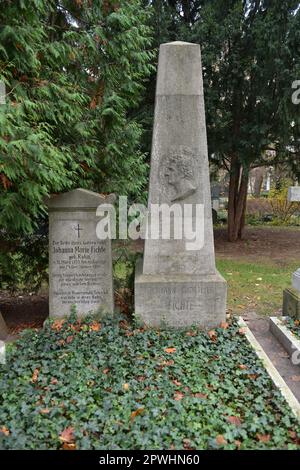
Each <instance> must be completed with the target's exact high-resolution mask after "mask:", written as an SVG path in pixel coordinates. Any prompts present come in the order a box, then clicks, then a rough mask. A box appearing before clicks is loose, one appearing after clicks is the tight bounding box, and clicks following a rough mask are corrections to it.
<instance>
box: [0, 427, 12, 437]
mask: <svg viewBox="0 0 300 470" xmlns="http://www.w3.org/2000/svg"><path fill="white" fill-rule="evenodd" d="M0 432H1V433H2V434H4V436H9V435H10V432H9V430H8V428H7V427H6V426H2V427H1V428H0Z"/></svg>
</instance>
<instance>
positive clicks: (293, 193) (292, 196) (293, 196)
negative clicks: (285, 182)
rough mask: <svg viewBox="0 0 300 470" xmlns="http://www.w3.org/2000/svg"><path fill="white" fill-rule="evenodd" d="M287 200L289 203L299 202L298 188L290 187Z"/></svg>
mask: <svg viewBox="0 0 300 470" xmlns="http://www.w3.org/2000/svg"><path fill="white" fill-rule="evenodd" d="M288 198H289V201H290V202H300V186H292V187H290V188H289V197H288Z"/></svg>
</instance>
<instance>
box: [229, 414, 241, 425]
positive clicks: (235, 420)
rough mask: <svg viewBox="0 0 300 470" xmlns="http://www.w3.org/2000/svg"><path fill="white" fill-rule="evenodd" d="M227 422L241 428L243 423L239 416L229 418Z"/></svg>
mask: <svg viewBox="0 0 300 470" xmlns="http://www.w3.org/2000/svg"><path fill="white" fill-rule="evenodd" d="M226 419H227V421H228V423H230V424H234V425H235V426H240V425H241V424H242V421H241V420H240V418H239V417H238V416H227V418H226Z"/></svg>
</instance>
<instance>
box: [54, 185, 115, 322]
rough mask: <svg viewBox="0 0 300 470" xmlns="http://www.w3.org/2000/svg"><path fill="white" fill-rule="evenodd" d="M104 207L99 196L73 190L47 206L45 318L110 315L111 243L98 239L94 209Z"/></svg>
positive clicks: (111, 301) (111, 298) (111, 288)
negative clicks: (73, 310) (74, 309)
mask: <svg viewBox="0 0 300 470" xmlns="http://www.w3.org/2000/svg"><path fill="white" fill-rule="evenodd" d="M105 203H107V199H105V198H104V197H102V196H100V195H99V194H96V193H93V192H92V191H87V190H84V189H75V190H73V191H70V192H68V193H65V194H61V195H58V196H53V197H52V198H51V199H50V200H49V201H48V207H49V311H50V312H49V313H50V316H52V317H62V316H66V315H69V314H70V309H71V306H72V305H76V307H77V313H78V315H80V316H84V315H86V314H88V313H89V312H100V311H103V312H107V313H109V312H113V284H112V259H111V241H110V240H109V239H106V240H99V239H98V238H97V235H96V225H97V223H98V222H99V220H100V219H99V217H97V216H96V208H97V207H98V206H99V205H100V204H105Z"/></svg>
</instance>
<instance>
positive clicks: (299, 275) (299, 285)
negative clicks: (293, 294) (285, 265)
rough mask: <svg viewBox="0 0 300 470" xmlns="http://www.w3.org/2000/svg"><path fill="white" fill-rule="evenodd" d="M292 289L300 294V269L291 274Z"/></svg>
mask: <svg viewBox="0 0 300 470" xmlns="http://www.w3.org/2000/svg"><path fill="white" fill-rule="evenodd" d="M293 288H294V289H296V290H297V291H298V292H300V268H299V269H297V271H295V272H294V274H293Z"/></svg>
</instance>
